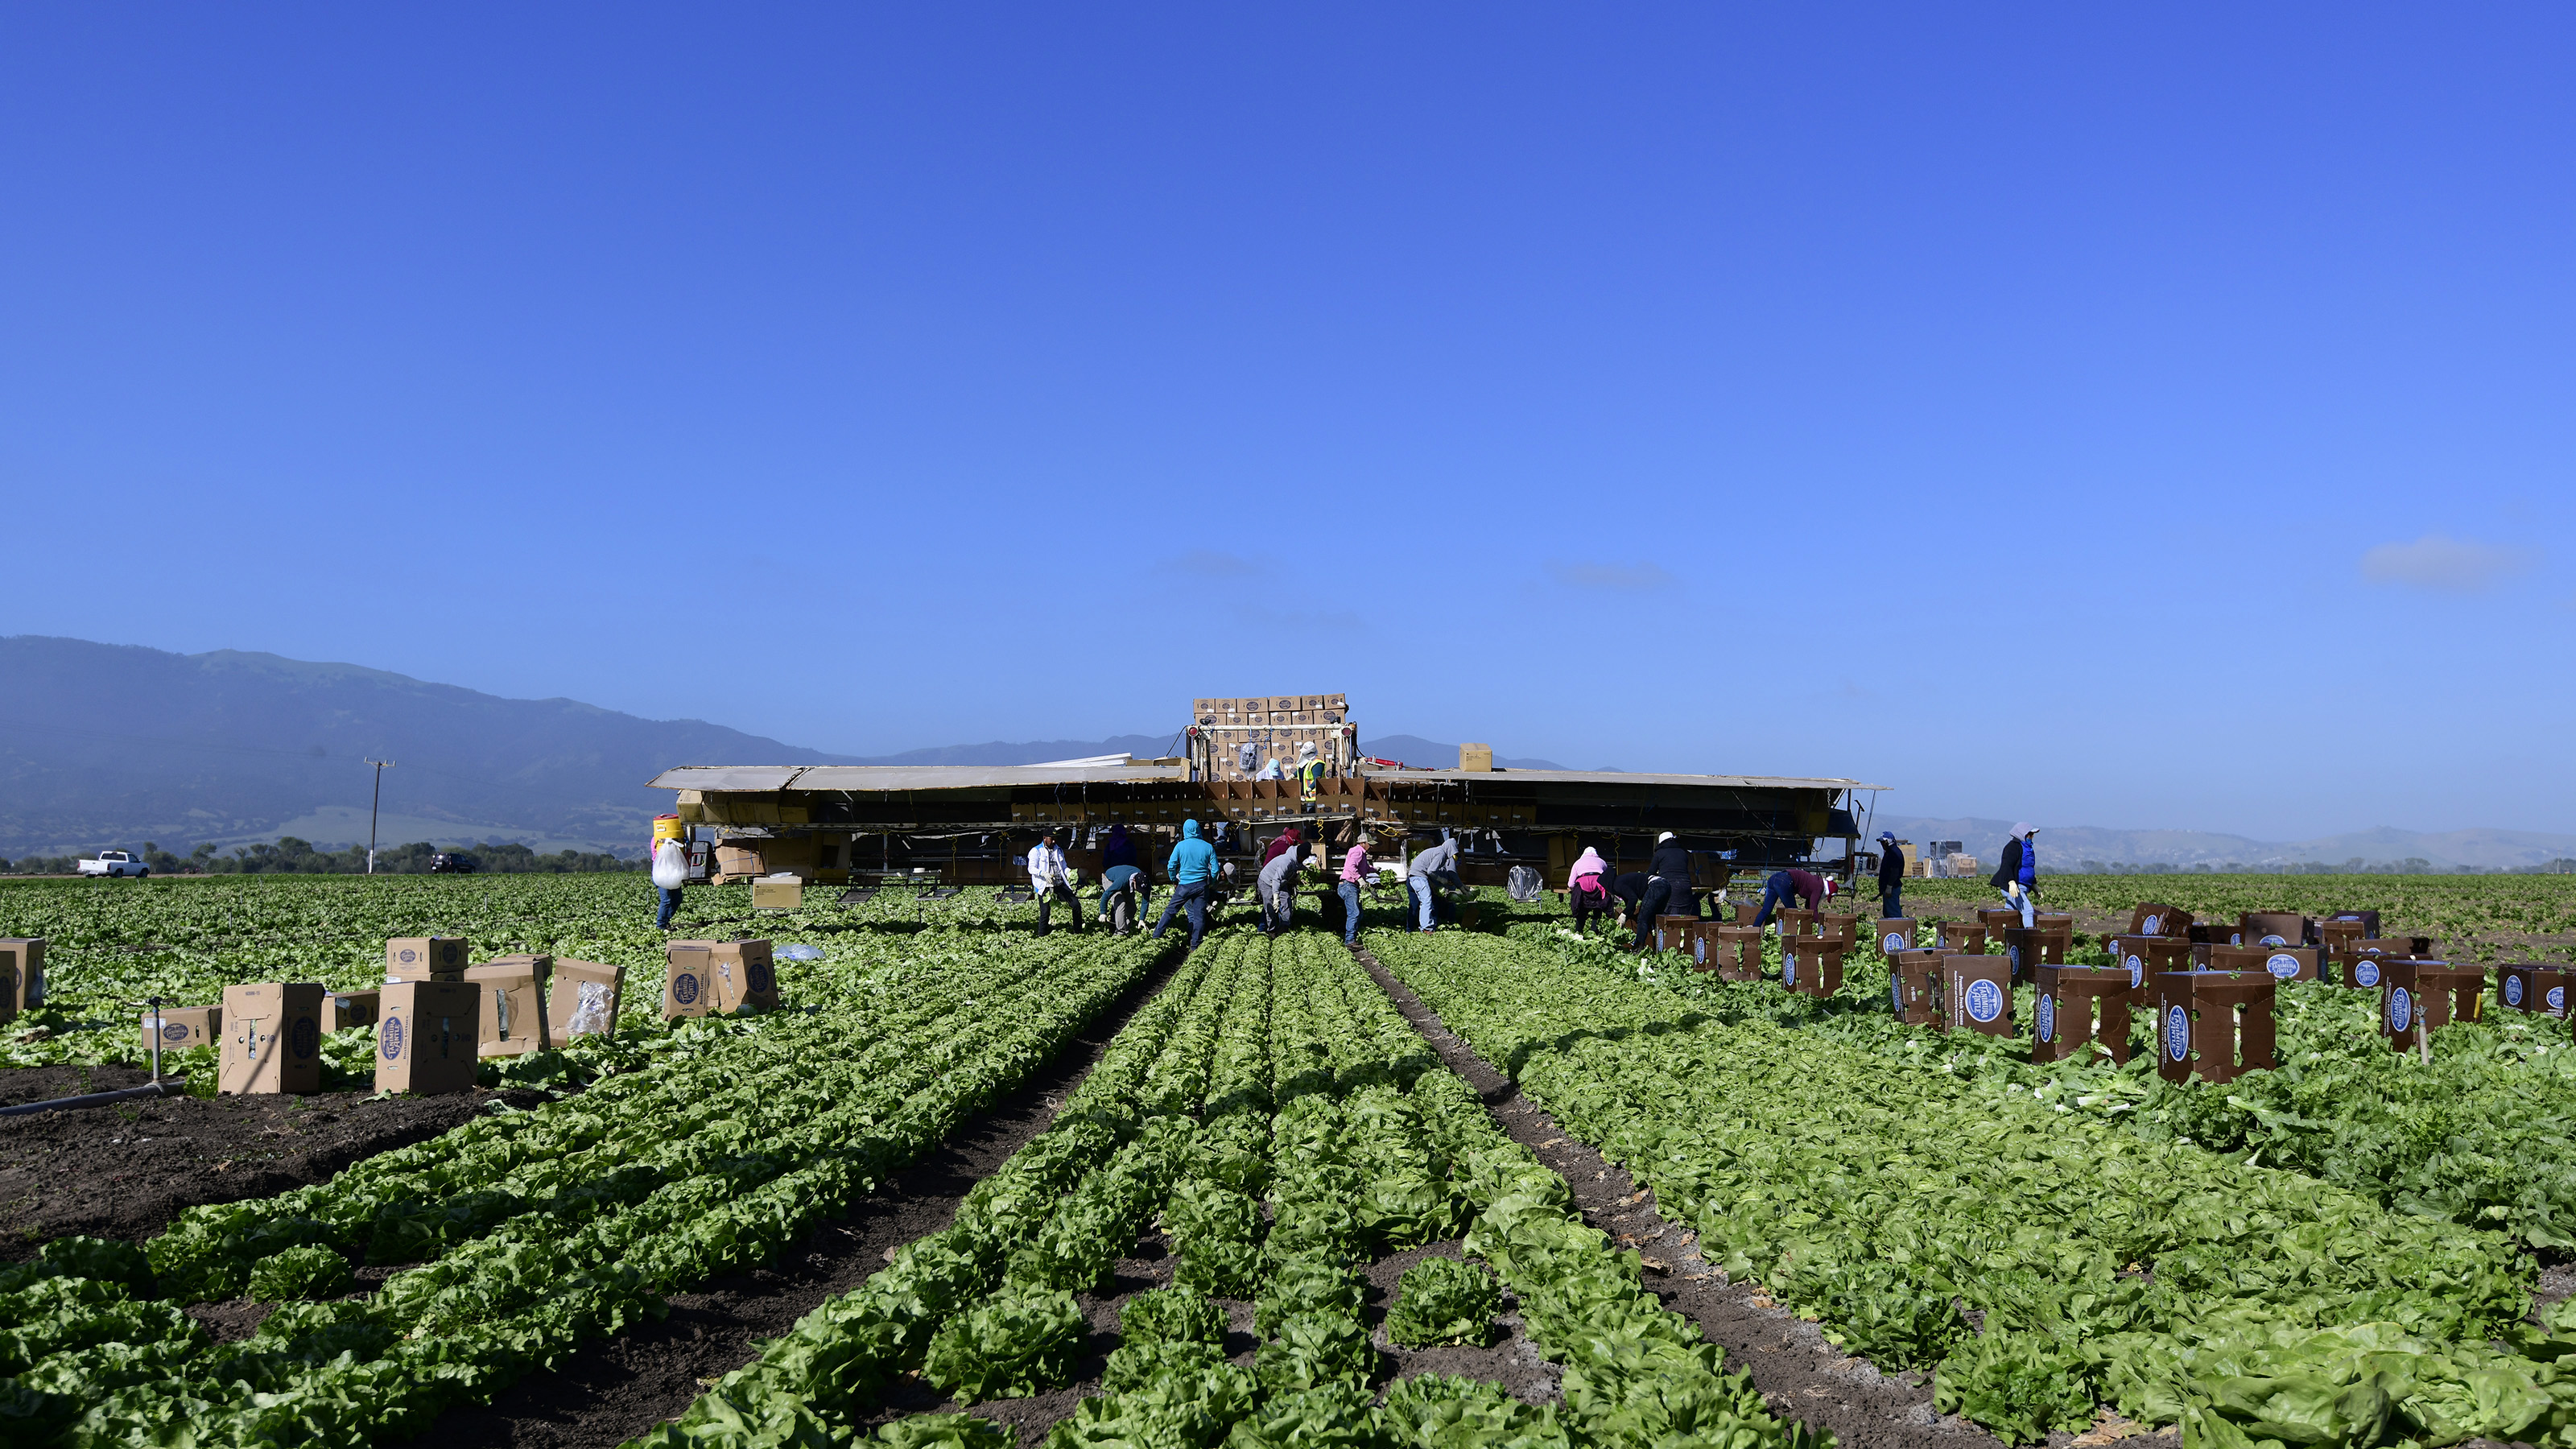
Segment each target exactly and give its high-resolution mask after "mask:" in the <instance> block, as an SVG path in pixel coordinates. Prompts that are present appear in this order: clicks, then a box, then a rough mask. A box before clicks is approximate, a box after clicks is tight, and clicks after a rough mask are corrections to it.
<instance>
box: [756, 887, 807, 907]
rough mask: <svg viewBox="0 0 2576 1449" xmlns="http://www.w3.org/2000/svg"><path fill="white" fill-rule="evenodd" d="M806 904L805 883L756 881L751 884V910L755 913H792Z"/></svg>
mask: <svg viewBox="0 0 2576 1449" xmlns="http://www.w3.org/2000/svg"><path fill="white" fill-rule="evenodd" d="M804 904H805V883H804V882H803V881H800V880H756V881H753V882H752V883H751V908H752V909H753V910H755V911H792V910H795V909H796V908H797V907H799V906H802V905H804Z"/></svg>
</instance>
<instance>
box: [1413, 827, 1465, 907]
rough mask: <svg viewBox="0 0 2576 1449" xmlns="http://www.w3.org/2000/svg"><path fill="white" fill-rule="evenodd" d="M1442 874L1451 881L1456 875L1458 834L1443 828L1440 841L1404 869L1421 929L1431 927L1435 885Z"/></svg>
mask: <svg viewBox="0 0 2576 1449" xmlns="http://www.w3.org/2000/svg"><path fill="white" fill-rule="evenodd" d="M1444 876H1445V877H1447V878H1448V879H1450V880H1452V881H1455V880H1456V879H1457V878H1458V838H1457V837H1456V836H1454V835H1451V834H1450V833H1449V832H1448V831H1446V830H1444V831H1441V832H1440V843H1439V844H1438V845H1435V846H1433V847H1431V848H1430V849H1429V850H1426V851H1424V852H1422V853H1421V854H1420V855H1417V856H1415V857H1414V858H1413V864H1412V865H1410V866H1408V867H1406V868H1405V872H1404V885H1405V889H1406V890H1407V891H1409V892H1411V893H1412V895H1413V897H1414V899H1415V900H1416V901H1417V902H1418V903H1419V905H1418V908H1419V909H1420V911H1421V913H1422V929H1423V930H1426V931H1428V930H1430V929H1431V925H1432V921H1431V909H1432V901H1433V899H1434V898H1435V895H1434V887H1436V886H1437V885H1438V884H1439V883H1440V881H1441V878H1442V877H1444Z"/></svg>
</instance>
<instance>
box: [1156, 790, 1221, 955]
mask: <svg viewBox="0 0 2576 1449" xmlns="http://www.w3.org/2000/svg"><path fill="white" fill-rule="evenodd" d="M1164 874H1166V875H1169V876H1170V877H1171V878H1172V898H1171V899H1170V900H1169V901H1166V902H1165V903H1164V905H1163V919H1162V920H1160V921H1159V922H1156V923H1155V926H1154V939H1155V940H1157V941H1159V940H1161V939H1163V932H1164V930H1165V929H1167V928H1168V927H1170V925H1171V924H1172V915H1173V913H1174V912H1176V911H1179V910H1180V909H1181V908H1182V907H1183V906H1187V907H1188V908H1189V912H1190V949H1191V950H1193V951H1195V950H1197V949H1198V947H1199V938H1200V937H1202V936H1205V935H1206V934H1207V900H1208V888H1209V886H1210V885H1211V883H1213V882H1214V881H1215V879H1216V847H1214V846H1212V845H1210V844H1208V843H1207V842H1206V841H1204V840H1201V839H1199V823H1198V822H1197V821H1195V820H1184V821H1182V822H1181V838H1180V839H1179V840H1178V841H1176V842H1174V843H1173V845H1172V858H1171V859H1170V860H1168V861H1166V862H1164Z"/></svg>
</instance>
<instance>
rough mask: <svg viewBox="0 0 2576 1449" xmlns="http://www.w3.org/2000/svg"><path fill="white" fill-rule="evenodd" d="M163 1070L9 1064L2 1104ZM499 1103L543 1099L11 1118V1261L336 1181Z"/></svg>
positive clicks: (114, 1107)
mask: <svg viewBox="0 0 2576 1449" xmlns="http://www.w3.org/2000/svg"><path fill="white" fill-rule="evenodd" d="M150 1080H151V1073H149V1072H145V1071H141V1070H138V1069H136V1068H132V1067H22V1068H17V1069H14V1070H10V1071H6V1072H0V1104H16V1103H21V1102H42V1101H48V1100H51V1099H53V1098H56V1097H68V1096H77V1095H80V1094H82V1093H86V1092H111V1091H117V1090H120V1089H122V1088H126V1087H134V1086H140V1085H142V1084H143V1083H145V1082H148V1081H150ZM496 1099H497V1100H502V1101H507V1102H509V1103H511V1104H512V1105H513V1106H519V1107H527V1106H533V1105H535V1104H536V1103H538V1102H540V1101H542V1100H544V1095H543V1094H542V1093H538V1092H530V1091H511V1092H486V1091H479V1090H478V1091H474V1092H459V1093H456V1094H454V1095H452V1096H443V1097H389V1098H385V1099H383V1100H374V1099H372V1098H371V1096H370V1094H367V1093H361V1092H331V1093H321V1094H317V1095H314V1096H309V1097H214V1098H196V1097H143V1098H137V1099H135V1100H133V1101H130V1102H113V1103H110V1104H108V1105H106V1106H103V1107H82V1108H78V1109H74V1110H68V1111H57V1112H39V1113H36V1114H34V1115H31V1116H24V1117H0V1222H6V1223H7V1224H8V1225H9V1230H8V1233H7V1235H6V1237H5V1238H0V1259H6V1260H12V1261H15V1260H23V1259H25V1258H28V1257H30V1256H32V1255H33V1254H34V1253H35V1251H36V1249H37V1248H38V1247H39V1246H41V1245H42V1244H44V1243H45V1242H46V1241H48V1240H50V1239H53V1238H58V1237H63V1236H67V1235H69V1234H73V1233H84V1234H87V1235H89V1236H91V1237H98V1238H122V1239H127V1240H139V1239H142V1238H147V1237H150V1236H152V1235H153V1234H154V1233H157V1232H159V1231H160V1230H161V1229H163V1228H165V1227H167V1226H169V1224H170V1222H171V1220H172V1219H173V1218H176V1217H177V1216H178V1215H179V1213H180V1211H181V1210H182V1209H185V1208H191V1207H195V1206H197V1205H199V1204H201V1203H214V1202H237V1201H240V1200H242V1199H244V1198H257V1197H270V1196H273V1195H275V1194H277V1193H281V1192H284V1191H286V1190H287V1189H289V1188H295V1187H302V1186H304V1185H306V1184H307V1183H315V1182H323V1181H326V1180H328V1179H329V1178H330V1177H331V1176H332V1174H334V1173H336V1172H338V1171H339V1170H340V1169H342V1168H344V1167H346V1166H348V1165H349V1164H350V1163H353V1162H356V1161H358V1160H359V1159H361V1158H365V1157H371V1156H373V1155H374V1154H376V1153H379V1152H383V1151H386V1150H387V1149H389V1148H395V1147H407V1146H409V1145H411V1144H412V1143H415V1142H423V1141H426V1140H428V1139H429V1138H432V1137H435V1136H437V1135H438V1134H440V1133H442V1132H445V1131H446V1130H448V1129H449V1128H451V1127H454V1126H457V1125H458V1124H460V1123H463V1122H466V1121H469V1120H471V1119H472V1118H473V1117H474V1116H475V1114H477V1113H479V1112H481V1111H482V1110H483V1109H484V1108H485V1106H486V1105H487V1104H489V1103H491V1102H493V1101H494V1100H496Z"/></svg>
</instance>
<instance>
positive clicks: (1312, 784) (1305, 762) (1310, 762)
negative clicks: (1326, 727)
mask: <svg viewBox="0 0 2576 1449" xmlns="http://www.w3.org/2000/svg"><path fill="white" fill-rule="evenodd" d="M1297 754H1298V760H1297V798H1299V799H1301V800H1304V801H1305V802H1306V803H1308V804H1310V805H1311V804H1313V803H1314V801H1315V794H1316V785H1317V784H1318V782H1320V781H1321V780H1322V779H1323V778H1324V761H1323V757H1322V756H1320V755H1317V754H1316V753H1315V742H1314V741H1313V740H1307V741H1304V742H1303V743H1301V744H1299V745H1298V746H1297Z"/></svg>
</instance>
